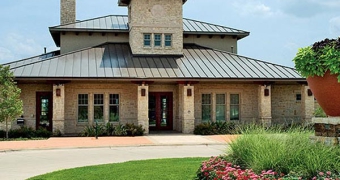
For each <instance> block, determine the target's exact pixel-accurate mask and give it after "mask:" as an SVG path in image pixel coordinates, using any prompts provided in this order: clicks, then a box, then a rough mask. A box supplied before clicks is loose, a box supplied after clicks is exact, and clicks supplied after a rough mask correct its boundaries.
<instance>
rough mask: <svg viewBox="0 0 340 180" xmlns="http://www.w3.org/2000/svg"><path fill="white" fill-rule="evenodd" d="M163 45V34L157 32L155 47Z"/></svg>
mask: <svg viewBox="0 0 340 180" xmlns="http://www.w3.org/2000/svg"><path fill="white" fill-rule="evenodd" d="M160 46H162V34H155V47H160Z"/></svg>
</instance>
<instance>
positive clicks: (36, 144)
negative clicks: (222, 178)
mask: <svg viewBox="0 0 340 180" xmlns="http://www.w3.org/2000/svg"><path fill="white" fill-rule="evenodd" d="M235 138H236V136H195V135H182V134H175V135H149V136H143V137H99V139H98V140H96V139H95V138H50V139H48V140H41V141H17V142H0V179H1V180H7V179H8V180H17V179H18V180H22V179H26V178H29V177H32V176H36V175H39V174H44V173H47V172H52V171H56V170H61V169H67V168H73V167H81V166H88V165H97V164H107V163H115V162H124V161H130V160H141V159H154V158H176V157H210V156H217V155H220V154H223V153H224V152H225V150H226V148H227V143H228V142H230V141H231V140H233V139H235Z"/></svg>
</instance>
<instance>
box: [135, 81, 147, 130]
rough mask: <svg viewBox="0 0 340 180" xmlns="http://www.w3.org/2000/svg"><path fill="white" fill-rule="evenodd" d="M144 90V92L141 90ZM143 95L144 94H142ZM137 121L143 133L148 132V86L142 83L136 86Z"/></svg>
mask: <svg viewBox="0 0 340 180" xmlns="http://www.w3.org/2000/svg"><path fill="white" fill-rule="evenodd" d="M143 89H144V90H145V94H143V92H142V91H144V90H143ZM142 95H144V96H142ZM137 102H138V103H137V104H138V105H137V106H138V107H137V111H138V112H137V121H138V125H142V126H143V128H144V129H145V134H149V87H148V86H145V85H144V84H143V85H140V86H138V96H137Z"/></svg>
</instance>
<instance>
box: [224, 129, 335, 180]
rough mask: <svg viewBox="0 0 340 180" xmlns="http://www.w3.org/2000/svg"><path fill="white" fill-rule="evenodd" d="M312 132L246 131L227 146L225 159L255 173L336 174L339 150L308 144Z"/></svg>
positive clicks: (305, 175) (300, 130)
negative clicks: (272, 171) (227, 150)
mask: <svg viewBox="0 0 340 180" xmlns="http://www.w3.org/2000/svg"><path fill="white" fill-rule="evenodd" d="M312 133H313V131H310V130H306V129H303V128H292V129H289V130H286V131H281V130H280V129H278V128H277V129H275V128H274V129H269V130H268V129H265V128H262V127H252V128H248V129H245V130H244V131H243V133H242V134H243V135H242V136H240V137H238V139H237V140H236V141H234V142H233V143H232V144H230V151H229V152H228V153H229V156H228V157H227V159H228V160H229V161H231V162H233V163H235V164H238V165H240V166H241V167H244V168H251V169H253V170H254V171H255V172H257V173H259V172H260V171H262V170H274V171H276V172H282V173H284V174H288V173H293V172H294V173H295V174H297V175H299V176H300V175H301V176H304V177H313V176H315V175H316V173H317V172H320V171H323V172H326V171H332V172H340V148H339V147H338V146H325V145H323V144H321V143H311V141H310V139H309V137H310V136H311V135H312Z"/></svg>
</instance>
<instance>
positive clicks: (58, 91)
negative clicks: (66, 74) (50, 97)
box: [55, 88, 61, 97]
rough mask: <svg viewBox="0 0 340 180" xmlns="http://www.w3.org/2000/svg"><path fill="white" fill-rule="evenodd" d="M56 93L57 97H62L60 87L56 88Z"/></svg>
mask: <svg viewBox="0 0 340 180" xmlns="http://www.w3.org/2000/svg"><path fill="white" fill-rule="evenodd" d="M55 94H56V96H57V97H60V96H61V90H60V88H57V89H56V90H55Z"/></svg>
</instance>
